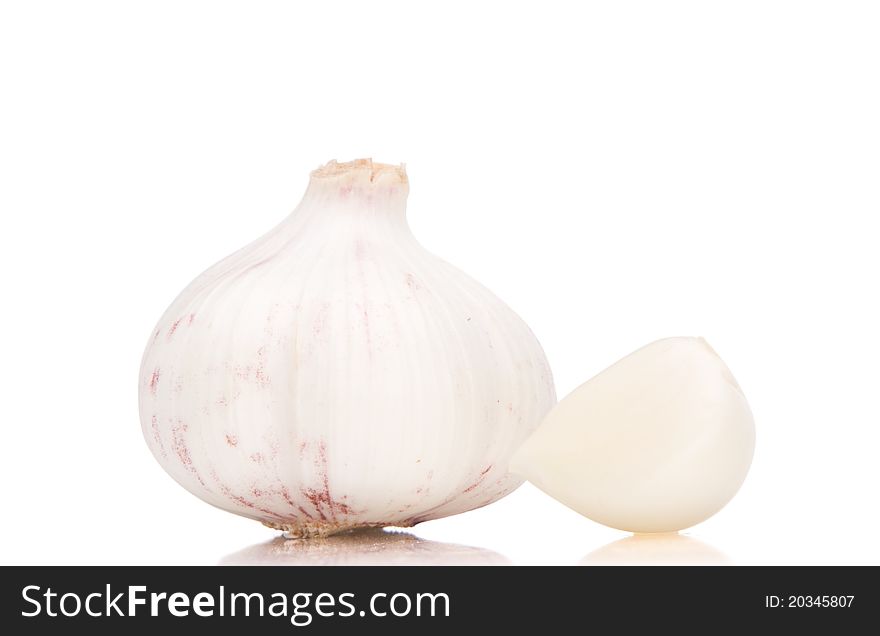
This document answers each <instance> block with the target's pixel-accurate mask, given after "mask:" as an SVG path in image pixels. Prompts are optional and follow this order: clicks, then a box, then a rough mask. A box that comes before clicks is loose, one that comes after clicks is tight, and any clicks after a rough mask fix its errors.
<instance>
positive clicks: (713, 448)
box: [510, 338, 755, 532]
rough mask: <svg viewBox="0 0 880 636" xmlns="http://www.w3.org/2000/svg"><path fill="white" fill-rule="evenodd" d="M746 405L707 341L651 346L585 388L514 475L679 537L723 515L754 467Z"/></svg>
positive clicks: (531, 445) (575, 504)
mask: <svg viewBox="0 0 880 636" xmlns="http://www.w3.org/2000/svg"><path fill="white" fill-rule="evenodd" d="M754 447H755V425H754V421H753V420H752V414H751V411H750V410H749V405H748V404H747V403H746V398H745V396H744V395H743V393H742V390H741V389H740V388H739V385H738V384H737V383H736V380H734V379H733V376H732V375H731V373H730V371H729V370H728V369H727V367H726V366H725V364H724V362H722V360H721V358H719V357H718V355H717V354H716V353H715V352H714V351H713V350H712V348H711V347H710V346H709V345H708V344H707V343H706V341H705V340H703V339H702V338H668V339H666V340H658V341H657V342H654V343H652V344H649V345H648V346H646V347H643V348H642V349H639V350H638V351H636V352H635V353H632V354H630V355H629V356H627V357H626V358H623V359H622V360H620V361H618V362H617V363H615V364H614V365H613V366H611V367H609V368H608V369H606V370H605V371H603V372H602V373H600V374H599V375H597V376H596V377H594V378H593V379H592V380H590V381H589V382H587V383H586V384H583V385H581V386H580V387H579V388H577V389H575V390H574V392H572V393H571V394H570V395H569V396H567V397H566V398H565V399H563V400H562V401H561V402H560V403H559V404H558V405H557V406H556V407H555V408H554V409H553V410H552V411H551V412H550V414H549V415H548V416H547V417H546V419H545V420H544V422H543V423H542V424H541V426H540V428H539V429H538V430H537V431H536V432H535V433H533V434H532V436H531V437H529V439H528V440H527V441H526V442H525V443H524V444H523V446H522V447H521V448H520V449H519V450H518V451H517V452H516V454H515V455H514V457H513V459H512V460H511V464H510V467H511V470H512V471H513V472H514V473H516V474H519V475H522V476H524V477H525V478H527V479H528V480H529V481H531V482H532V483H534V484H535V485H536V486H538V488H540V489H541V490H544V491H545V492H547V493H548V494H550V495H551V496H553V497H555V498H556V499H558V500H559V501H561V502H562V503H564V504H566V505H567V506H570V507H571V508H573V509H574V510H577V511H578V512H580V513H581V514H583V515H585V516H587V517H589V518H590V519H593V520H594V521H598V522H599V523H604V524H605V525H608V526H612V527H614V528H620V529H621V530H629V531H631V532H671V531H675V530H681V529H683V528H687V527H689V526H692V525H694V524H696V523H699V522H700V521H703V520H704V519H708V518H709V517H710V516H712V515H713V514H715V513H716V512H718V511H719V510H721V508H722V507H724V504H726V503H727V502H728V501H730V499H731V498H732V497H733V496H734V495H735V494H736V491H737V490H738V489H739V487H740V485H741V484H742V482H743V480H744V479H745V476H746V473H747V472H748V470H749V465H750V464H751V461H752V454H753V451H754Z"/></svg>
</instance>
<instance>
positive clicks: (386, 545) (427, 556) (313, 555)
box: [219, 529, 510, 566]
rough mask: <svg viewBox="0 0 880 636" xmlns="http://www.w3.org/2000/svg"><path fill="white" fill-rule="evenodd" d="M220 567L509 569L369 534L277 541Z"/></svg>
mask: <svg viewBox="0 0 880 636" xmlns="http://www.w3.org/2000/svg"><path fill="white" fill-rule="evenodd" d="M219 565H294V566H296V565H510V561H509V560H508V559H507V558H505V557H504V556H502V555H500V554H498V553H497V552H492V551H491V550H486V549H484V548H476V547H473V546H466V545H458V544H454V543H439V542H437V541H427V540H425V539H420V538H419V537H417V536H415V535H412V534H409V533H407V532H393V531H386V530H382V529H366V530H359V531H354V532H346V533H342V534H337V535H332V536H329V537H319V538H311V539H286V538H284V537H283V536H282V537H276V538H275V539H272V540H271V541H266V542H264V543H258V544H256V545H252V546H249V547H247V548H244V549H243V550H239V551H238V552H234V553H232V554H229V555H227V556H225V557H223V558H222V559H221V560H220V563H219Z"/></svg>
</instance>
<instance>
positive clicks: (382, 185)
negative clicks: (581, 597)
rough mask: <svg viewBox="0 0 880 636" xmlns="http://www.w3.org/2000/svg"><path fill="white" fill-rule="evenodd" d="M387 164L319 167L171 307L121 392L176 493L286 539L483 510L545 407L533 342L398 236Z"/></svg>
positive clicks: (507, 486)
mask: <svg viewBox="0 0 880 636" xmlns="http://www.w3.org/2000/svg"><path fill="white" fill-rule="evenodd" d="M408 191H409V187H408V181H407V177H406V173H405V171H404V169H403V167H402V166H401V167H396V166H389V165H383V164H378V163H373V162H372V161H370V160H359V161H354V162H351V163H342V164H339V163H336V162H335V161H331V162H330V163H329V164H327V165H326V166H324V167H322V168H320V169H318V170H316V171H315V172H313V173H312V177H311V181H310V183H309V187H308V190H307V191H306V194H305V197H304V198H303V200H302V202H301V203H300V205H299V206H298V207H297V209H296V210H295V211H294V212H293V214H291V215H290V216H289V217H288V218H287V219H286V220H284V221H283V222H282V223H281V224H280V225H279V226H277V227H276V228H275V229H274V230H272V231H271V232H269V233H268V234H266V235H265V236H263V237H262V238H260V239H258V240H257V241H255V242H253V243H251V244H250V245H248V246H246V247H245V248H243V249H241V250H240V251H238V252H236V253H234V254H232V255H231V256H229V257H227V258H226V259H224V260H222V261H220V262H219V263H217V264H216V265H214V266H213V267H211V268H210V269H208V270H207V271H206V272H205V273H203V274H202V275H201V276H199V277H198V278H197V279H196V280H194V281H193V282H192V283H191V284H190V285H189V286H188V287H187V288H186V289H185V290H184V291H183V293H181V294H180V296H178V297H177V299H176V300H175V301H174V303H173V304H172V305H171V307H170V308H169V309H168V310H167V311H166V312H165V315H164V316H163V317H162V319H161V320H160V321H159V324H158V325H157V327H156V329H155V330H154V332H153V333H152V334H151V337H150V339H149V343H148V345H147V349H146V352H145V354H144V357H143V363H142V367H141V376H140V415H141V423H142V427H143V432H144V436H145V438H146V441H147V444H148V445H149V446H150V449H151V450H152V452H153V454H154V455H155V457H156V459H157V460H158V461H159V463H160V464H161V465H162V467H163V468H164V469H165V470H166V471H167V472H168V473H169V474H170V475H171V476H172V477H173V478H174V479H175V480H177V482H178V483H180V484H181V485H182V486H183V487H184V488H186V489H187V490H189V491H190V492H192V493H194V494H195V495H197V496H198V497H200V498H201V499H203V500H205V501H207V502H208V503H210V504H213V505H215V506H217V507H219V508H222V509H224V510H228V511H229V512H233V513H236V514H239V515H243V516H245V517H250V518H252V519H256V520H259V521H261V522H263V523H264V524H266V525H268V526H270V527H273V528H278V529H282V530H285V531H286V532H288V533H289V534H291V535H294V536H307V535H311V534H330V533H333V532H338V531H342V530H346V529H349V528H356V527H364V526H386V525H396V526H411V525H413V524H416V523H419V522H421V521H425V520H427V519H435V518H438V517H444V516H448V515H452V514H456V513H459V512H464V511H466V510H470V509H473V508H477V507H479V506H483V505H486V504H488V503H491V502H493V501H495V500H497V499H499V498H501V497H503V496H504V495H506V494H508V493H510V492H511V491H512V490H514V489H515V488H516V487H517V486H518V485H519V484H520V483H521V480H520V479H518V478H516V477H514V476H512V475H510V474H509V473H508V472H507V461H508V459H509V457H510V455H511V454H512V453H513V451H514V450H515V449H516V448H517V447H518V446H519V445H520V443H521V442H522V441H523V440H524V439H525V438H526V436H527V435H528V434H529V433H530V432H531V431H532V430H533V429H534V428H535V427H536V425H537V424H538V422H539V421H540V420H541V418H542V417H543V416H544V415H545V414H546V412H547V411H548V410H549V409H550V408H551V407H552V405H553V404H554V403H555V401H556V396H555V392H554V389H553V381H552V378H551V373H550V369H549V367H548V364H547V361H546V359H545V357H544V353H543V351H542V350H541V347H540V345H539V344H538V342H537V340H535V338H534V336H533V335H532V333H531V332H530V331H529V329H528V327H527V326H526V325H525V324H524V323H523V322H522V321H521V320H520V319H519V318H518V317H517V316H516V314H514V313H513V312H512V311H511V310H510V309H509V308H508V307H507V306H506V305H504V304H503V303H502V302H501V301H500V300H498V299H497V298H496V297H495V296H493V295H492V294H491V293H490V292H489V291H488V290H486V289H485V288H483V287H482V286H480V285H479V284H478V283H477V282H475V281H473V280H472V279H470V278H468V277H467V276H466V275H464V274H463V273H461V272H460V271H459V270H457V269H455V268H454V267H452V266H451V265H449V264H447V263H445V262H444V261H442V260H440V259H438V258H436V257H435V256H433V255H431V254H429V253H428V252H426V251H425V250H424V249H423V248H422V247H421V246H420V245H419V244H418V243H417V242H416V240H415V238H414V237H413V236H412V234H411V232H410V230H409V227H408V226H407V223H406V218H405V210H406V198H407V193H408Z"/></svg>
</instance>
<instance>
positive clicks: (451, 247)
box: [0, 0, 880, 564]
mask: <svg viewBox="0 0 880 636" xmlns="http://www.w3.org/2000/svg"><path fill="white" fill-rule="evenodd" d="M0 7H2V8H0V91H2V92H0V211H2V233H0V237H2V238H0V240H2V250H0V258H2V272H3V285H2V293H3V301H2V303H0V304H2V314H0V321H2V324H0V328H2V334H3V349H2V365H0V387H2V389H0V390H2V410H0V414H2V433H0V450H2V458H0V471H2V488H3V490H2V494H3V506H2V509H3V514H2V524H3V539H2V541H0V558H2V562H5V563H9V562H13V563H37V562H46V563H50V562H51V563H55V562H63V563H206V564H210V563H217V562H219V561H221V560H222V559H226V561H225V562H248V561H250V560H254V559H256V560H258V561H263V562H265V561H268V562H272V561H273V560H277V558H276V557H273V554H272V552H273V551H272V549H271V548H268V547H266V546H265V545H263V546H259V545H258V547H255V548H253V549H251V550H249V551H245V552H242V550H245V548H247V547H248V546H252V545H255V544H262V543H264V542H266V541H268V540H270V539H271V538H272V537H273V536H275V535H274V533H273V532H272V531H270V530H267V529H265V528H263V527H262V526H260V525H259V524H256V523H254V522H252V521H248V520H246V519H243V518H238V517H235V516H233V515H230V514H228V513H225V512H221V511H219V510H215V509H213V508H211V507H210V506H208V505H206V504H203V503H201V502H200V501H198V500H197V499H196V498H194V497H193V496H192V495H190V494H188V493H187V492H185V491H184V490H183V489H181V488H180V487H179V486H177V484H175V483H174V482H173V481H172V480H171V478H170V477H168V476H166V475H165V474H164V473H163V471H162V470H161V469H160V467H159V466H158V464H157V463H156V462H155V461H154V460H153V458H152V456H151V455H150V453H149V451H148V450H147V447H146V445H145V444H144V442H143V439H142V436H141V431H140V424H139V422H138V410H137V375H138V366H139V363H140V356H141V353H142V350H143V347H144V345H145V344H146V341H147V337H148V335H149V334H150V332H151V329H152V327H153V325H154V323H155V321H156V320H157V319H158V317H159V316H160V314H161V312H162V311H163V310H164V308H165V307H166V306H167V304H168V303H170V301H171V300H172V299H173V297H174V296H175V295H176V294H177V292H178V291H180V290H181V289H182V288H183V287H184V286H185V285H186V284H187V283H188V282H189V281H190V280H191V279H192V278H193V277H195V275H196V274H198V273H199V272H201V271H202V270H203V269H204V268H205V267H207V266H208V265H210V264H211V263H213V262H215V261H216V260H218V259H219V258H221V257H222V256H225V255H226V254H228V253H230V252H232V251H233V250H235V249H236V248H238V247H240V246H242V245H243V244H245V243H246V242H248V241H250V240H251V239H252V238H255V237H256V236H258V235H260V234H262V233H263V232H264V231H265V230H267V229H269V228H270V227H272V226H273V225H274V224H275V223H277V222H278V221H279V220H280V219H282V218H283V217H284V216H285V215H286V214H287V213H288V212H289V211H290V210H291V209H293V207H294V206H295V205H296V203H297V202H298V200H299V198H300V196H301V194H302V192H303V190H304V188H305V186H306V182H307V175H308V172H309V171H310V170H312V169H313V168H315V167H317V166H318V165H319V164H321V163H323V162H325V161H327V160H329V159H331V158H337V159H340V160H348V159H353V158H356V157H369V156H371V157H373V158H375V159H377V160H380V161H386V162H394V163H396V162H406V163H407V169H408V172H409V175H410V181H411V195H410V201H409V219H410V223H411V226H412V228H413V231H414V232H415V234H416V236H417V237H419V238H420V240H421V241H422V242H423V244H424V245H425V246H426V247H427V248H428V249H430V250H431V251H433V252H435V253H437V254H439V255H441V256H443V257H444V258H446V259H447V260H449V261H451V262H452V263H454V264H456V265H458V266H459V267H461V268H462V269H463V270H465V271H466V272H468V273H469V274H471V275H472V276H474V277H475V278H477V279H478V280H480V281H481V282H483V283H484V284H485V285H487V286H488V287H489V288H490V289H492V290H493V291H495V292H496V293H497V294H498V295H499V296H500V297H501V298H503V299H505V300H506V301H507V302H508V304H509V305H510V306H511V307H513V308H514V309H515V310H516V311H517V312H518V313H519V314H520V315H521V316H522V317H523V318H524V319H525V320H526V322H528V323H529V325H530V326H531V327H532V329H533V331H534V332H535V333H536V334H537V336H538V337H539V339H540V340H541V342H542V343H543V345H544V347H545V349H546V352H547V355H548V357H549V359H550V362H551V365H552V366H553V369H554V373H555V377H556V383H557V391H558V393H559V395H560V397H561V396H564V395H566V394H567V393H568V392H569V391H570V390H572V389H573V388H574V387H576V386H577V385H579V384H580V383H582V382H583V381H585V380H586V379H588V378H589V377H590V376H592V375H593V374H594V373H596V372H598V371H600V370H601V369H603V368H604V367H606V366H608V365H609V364H610V363H612V362H614V361H615V360H617V359H618V358H620V357H622V356H623V355H625V354H627V353H629V352H630V351H632V350H633V349H635V348H637V347H639V346H641V345H643V344H645V343H647V342H649V341H652V340H655V339H658V338H661V337H665V336H671V335H702V336H705V337H706V338H707V339H708V340H709V342H710V343H712V345H713V346H714V347H715V349H716V350H717V351H718V352H719V353H720V354H721V356H722V357H723V358H724V359H725V360H726V361H727V363H728V364H729V366H730V367H731V369H732V370H733V372H734V374H735V375H736V377H737V379H738V380H739V383H740V384H741V385H742V387H743V389H744V390H745V393H746V395H747V396H748V397H749V399H750V402H751V405H752V408H753V411H754V413H755V417H756V421H757V433H758V437H757V449H756V454H755V460H754V464H753V466H752V470H751V473H750V474H749V477H748V479H747V481H746V483H745V485H744V486H743V488H742V490H741V491H740V493H739V494H738V496H737V497H736V498H735V499H734V500H733V501H732V502H731V503H730V504H729V505H728V506H727V507H726V508H725V509H724V510H723V511H722V512H720V513H719V514H718V515H717V516H716V517H714V518H712V519H710V520H709V521H707V522H705V523H703V524H701V525H699V526H697V527H695V528H693V529H691V530H690V531H689V533H688V534H689V536H690V537H692V538H691V539H683V540H681V541H679V542H677V543H674V544H672V545H649V544H647V543H645V542H638V541H628V542H625V543H623V544H617V545H616V546H612V547H610V548H609V547H607V546H608V544H611V543H612V542H614V541H617V540H620V539H623V538H624V537H625V536H626V535H625V534H623V533H620V532H617V531H614V530H610V529H607V528H603V527H601V526H599V525H596V524H594V523H592V522H590V521H588V520H587V519H584V518H582V517H580V516H579V515H578V514H576V513H574V512H572V511H570V510H568V509H567V508H565V507H563V506H562V505H561V504H558V503H557V502H555V501H554V500H552V499H550V498H549V497H547V496H545V495H543V494H542V493H540V492H539V491H537V490H536V489H534V488H533V487H531V486H528V485H526V486H524V487H522V488H521V489H520V490H518V491H517V492H515V493H514V494H513V495H511V496H509V497H508V498H506V499H505V500H503V501H501V502H499V503H497V504H494V505H492V506H489V507H487V508H484V509H481V510H478V511H475V512H471V513H467V514H464V515H460V516H457V517H452V518H448V519H443V520H438V521H432V522H429V523H426V524H423V525H421V526H419V527H417V528H416V529H415V530H414V533H415V534H416V535H418V536H419V537H422V538H424V539H426V540H428V541H426V542H424V543H413V542H408V543H406V544H405V545H406V546H408V547H406V549H405V550H402V551H401V550H396V549H394V548H389V549H387V550H386V551H385V552H383V553H380V554H379V556H376V555H375V554H373V556H370V555H365V554H364V553H363V551H362V550H360V551H359V548H357V547H355V548H346V546H344V545H335V546H334V547H333V548H332V549H328V548H327V546H326V545H325V546H324V547H323V548H314V549H312V548H308V547H300V548H297V549H296V550H293V551H290V550H289V551H288V552H289V554H287V556H286V558H285V559H281V560H282V561H284V562H303V561H306V562H316V561H320V560H322V559H323V558H324V556H325V555H327V554H330V560H332V561H335V562H362V561H363V560H367V561H369V560H370V559H372V560H373V561H374V562H375V561H377V560H378V561H381V560H383V559H390V560H393V561H406V560H411V561H416V562H419V561H422V560H429V561H433V562H437V561H440V562H442V561H443V560H444V558H445V557H444V554H447V553H448V552H449V551H450V550H451V549H450V548H448V546H444V544H448V543H454V544H462V545H466V546H474V547H475V548H480V549H482V550H474V551H470V552H468V553H467V554H469V555H470V557H467V558H473V559H474V560H477V561H480V560H484V561H490V562H492V561H504V560H509V561H510V562H513V563H519V564H533V563H552V564H576V563H580V562H584V561H586V562H597V561H603V562H608V561H611V562H632V561H643V560H644V561H649V562H653V561H668V560H669V559H670V557H669V555H670V553H671V554H672V555H673V557H674V558H673V560H680V561H702V562H706V561H708V562H728V563H738V564H751V563H768V564H769V563H802V564H807V563H875V564H876V563H880V545H878V539H877V527H878V524H880V511H878V507H880V504H878V501H880V496H878V486H880V471H878V463H880V462H878V448H880V399H878V396H880V368H878V362H877V361H878V359H880V335H878V333H880V301H878V295H880V285H878V274H880V250H878V227H877V215H878V212H880V37H878V33H880V7H878V5H877V3H872V2H846V1H840V2H811V1H807V0H799V1H797V2H773V1H766V0H765V1H761V2H750V1H741V2H662V3H661V2H627V1H623V0H620V1H617V2H577V3H576V2H555V1H548V0H542V1H541V2H526V3H519V2H503V3H502V2H498V3H493V2H449V1H447V2H443V3H423V2H382V1H378V0H376V1H372V2H342V1H340V0H337V1H335V2H296V3H294V2H218V1H211V2H207V1H206V2H192V1H183V2H181V1H175V2H165V1H157V0H152V1H151V2H90V1H85V2H77V3H71V2H41V1H33V2H3V3H2V4H0ZM413 546H415V547H413ZM600 550H601V551H600ZM597 551H600V552H597ZM456 554H458V556H457V557H456V558H459V559H461V554H459V553H456ZM230 555H232V556H230ZM408 555H410V556H408ZM412 555H414V556H412ZM410 557H412V558H410ZM464 560H467V559H464Z"/></svg>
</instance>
